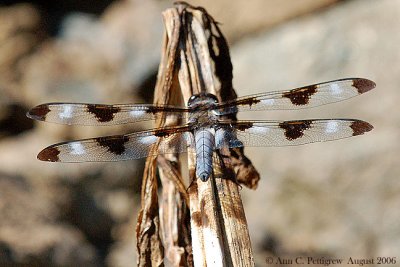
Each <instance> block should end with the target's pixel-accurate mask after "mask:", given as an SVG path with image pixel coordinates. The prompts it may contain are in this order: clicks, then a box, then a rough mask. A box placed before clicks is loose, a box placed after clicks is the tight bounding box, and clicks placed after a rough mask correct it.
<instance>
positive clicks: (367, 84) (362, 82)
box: [353, 78, 376, 94]
mask: <svg viewBox="0 0 400 267" xmlns="http://www.w3.org/2000/svg"><path fill="white" fill-rule="evenodd" d="M375 86H376V84H375V83H374V82H373V81H370V80H367V79H361V78H360V79H354V81H353V87H355V88H357V91H358V92H359V93H360V94H362V93H365V92H368V91H369V90H371V89H373V88H375Z"/></svg>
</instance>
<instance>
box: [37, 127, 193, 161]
mask: <svg viewBox="0 0 400 267" xmlns="http://www.w3.org/2000/svg"><path fill="white" fill-rule="evenodd" d="M188 130H189V128H188V127H187V126H181V127H171V128H160V129H155V130H151V131H143V132H137V133H132V134H127V135H114V136H105V137H98V138H90V139H83V140H76V141H70V142H63V143H59V144H55V145H52V146H49V147H47V148H45V149H43V150H42V151H41V152H40V153H39V154H38V159H40V160H42V161H53V162H88V161H121V160H130V159H139V158H144V157H147V156H152V155H157V154H167V153H180V152H186V149H187V147H188V145H190V143H191V133H190V132H189V131H188ZM158 141H160V143H159V146H158V149H157V150H155V149H152V147H153V145H155V144H157V142H158Z"/></svg>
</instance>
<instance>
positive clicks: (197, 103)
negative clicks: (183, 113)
mask: <svg viewBox="0 0 400 267" xmlns="http://www.w3.org/2000/svg"><path fill="white" fill-rule="evenodd" d="M216 104H218V98H217V97H216V96H215V95H213V94H210V93H204V92H203V93H200V94H196V95H192V96H191V97H190V98H189V101H188V107H189V108H196V107H210V106H214V105H216ZM206 109H208V108H206Z"/></svg>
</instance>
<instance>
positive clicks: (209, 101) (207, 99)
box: [188, 93, 218, 129]
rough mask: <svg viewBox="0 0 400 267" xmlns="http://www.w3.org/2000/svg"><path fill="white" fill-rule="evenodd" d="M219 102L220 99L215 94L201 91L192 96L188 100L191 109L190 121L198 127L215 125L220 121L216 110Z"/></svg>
mask: <svg viewBox="0 0 400 267" xmlns="http://www.w3.org/2000/svg"><path fill="white" fill-rule="evenodd" d="M217 104H218V99H217V97H216V96H215V95H213V94H209V93H201V94H197V95H193V96H192V97H190V99H189V101H188V107H189V108H190V110H191V112H190V115H189V123H190V124H192V125H193V126H194V128H197V129H198V128H204V127H211V126H212V125H214V124H215V123H216V122H218V116H217V115H216V112H215V107H216V106H217Z"/></svg>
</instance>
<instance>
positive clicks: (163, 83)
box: [137, 2, 259, 266]
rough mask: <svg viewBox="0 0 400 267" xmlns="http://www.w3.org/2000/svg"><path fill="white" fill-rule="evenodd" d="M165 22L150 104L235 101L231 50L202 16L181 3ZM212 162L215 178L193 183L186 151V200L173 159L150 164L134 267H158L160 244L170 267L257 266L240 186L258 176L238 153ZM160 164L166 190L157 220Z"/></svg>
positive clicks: (169, 121)
mask: <svg viewBox="0 0 400 267" xmlns="http://www.w3.org/2000/svg"><path fill="white" fill-rule="evenodd" d="M163 17H164V24H165V35H164V42H163V50H162V60H161V63H160V67H159V73H158V77H157V85H156V89H155V100H154V103H155V104H182V103H187V101H188V99H189V98H190V96H192V95H193V94H198V93H200V92H209V93H212V94H214V95H216V96H217V97H218V99H219V100H220V101H226V100H229V99H232V98H235V97H236V94H235V92H234V90H233V87H232V64H231V62H230V57H229V49H228V46H227V43H226V41H225V39H224V37H223V35H222V33H221V32H220V30H219V28H218V25H217V23H216V22H215V21H214V19H213V18H212V17H211V16H209V15H208V13H207V12H206V11H205V10H204V9H203V8H195V7H192V6H190V5H188V4H186V3H184V2H178V3H176V4H175V7H174V8H170V9H168V10H166V11H165V12H163ZM226 119H232V120H235V119H236V116H235V115H230V116H229V117H226ZM180 123H181V122H180V121H179V119H177V118H160V119H159V120H158V121H157V127H161V126H171V125H177V124H180ZM155 147H156V146H155ZM154 149H156V148H154ZM214 154H215V155H214V159H213V165H214V174H213V175H212V176H211V177H210V178H209V179H208V181H207V182H202V181H201V180H199V179H197V178H196V175H195V165H196V162H195V153H194V151H193V148H189V150H188V168H189V182H190V186H189V189H188V194H187V192H186V190H185V189H186V188H185V186H184V181H182V175H181V173H180V164H179V160H178V157H177V155H163V156H159V157H158V161H157V160H155V158H148V159H147V162H146V169H145V176H144V184H143V189H142V209H141V212H140V216H139V221H138V226H137V237H138V251H139V264H138V265H139V266H159V265H162V264H163V262H162V259H163V257H164V255H163V250H162V248H161V238H160V237H162V241H163V245H164V246H163V247H164V249H165V259H164V260H166V261H165V263H168V265H170V266H192V265H193V264H194V265H195V266H254V260H253V256H252V251H251V244H250V238H249V234H248V230H247V224H246V218H245V215H244V211H243V206H242V202H241V199H240V194H239V188H238V183H237V181H239V182H241V183H243V184H244V185H246V186H249V187H251V188H255V187H256V186H257V182H258V180H259V175H258V172H257V171H256V170H255V169H254V167H253V166H252V164H251V162H250V161H249V160H248V159H247V158H246V157H245V156H244V154H243V149H235V150H229V149H226V150H223V151H218V153H214ZM157 162H158V166H159V174H160V179H161V182H162V184H163V187H162V188H163V189H162V196H161V205H160V215H159V214H158V212H157V211H156V209H157V208H158V198H157V195H156V190H157V180H156V177H155V174H156V173H155V164H156V163H157ZM236 179H237V180H236ZM189 203H190V205H189ZM189 206H190V219H189V216H188V215H189V212H188V207H189ZM160 221H161V227H159V226H158V224H157V223H158V222H160ZM160 228H161V232H160ZM189 228H190V229H191V231H190V232H189ZM190 233H191V236H190ZM157 249H158V250H157ZM155 250H157V251H155ZM192 250H193V258H192Z"/></svg>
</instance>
